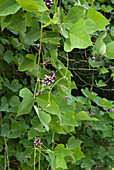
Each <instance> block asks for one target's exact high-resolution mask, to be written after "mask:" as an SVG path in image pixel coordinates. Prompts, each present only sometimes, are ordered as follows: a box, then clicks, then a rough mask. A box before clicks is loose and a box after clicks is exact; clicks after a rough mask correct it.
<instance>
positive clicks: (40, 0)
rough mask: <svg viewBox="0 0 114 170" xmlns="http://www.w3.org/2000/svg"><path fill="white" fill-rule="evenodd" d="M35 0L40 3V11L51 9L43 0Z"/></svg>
mask: <svg viewBox="0 0 114 170" xmlns="http://www.w3.org/2000/svg"><path fill="white" fill-rule="evenodd" d="M34 1H36V2H37V3H38V5H39V9H38V11H39V12H44V11H47V10H49V9H48V8H47V6H46V4H45V2H44V1H43V0H34Z"/></svg>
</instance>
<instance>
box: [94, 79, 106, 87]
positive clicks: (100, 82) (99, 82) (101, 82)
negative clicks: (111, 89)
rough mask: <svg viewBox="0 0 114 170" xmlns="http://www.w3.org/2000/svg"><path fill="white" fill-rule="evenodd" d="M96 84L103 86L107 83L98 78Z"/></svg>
mask: <svg viewBox="0 0 114 170" xmlns="http://www.w3.org/2000/svg"><path fill="white" fill-rule="evenodd" d="M96 85H97V86H98V87H105V86H107V84H106V83H104V82H103V80H99V81H98V83H97V82H96Z"/></svg>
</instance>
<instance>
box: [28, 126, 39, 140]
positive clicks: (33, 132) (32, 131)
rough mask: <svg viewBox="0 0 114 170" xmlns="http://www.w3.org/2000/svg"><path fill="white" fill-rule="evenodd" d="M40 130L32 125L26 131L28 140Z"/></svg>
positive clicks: (37, 134)
mask: <svg viewBox="0 0 114 170" xmlns="http://www.w3.org/2000/svg"><path fill="white" fill-rule="evenodd" d="M39 135H40V132H39V131H38V130H37V129H35V128H34V127H32V128H31V129H30V130H29V131H28V140H30V139H33V138H35V137H36V136H39Z"/></svg>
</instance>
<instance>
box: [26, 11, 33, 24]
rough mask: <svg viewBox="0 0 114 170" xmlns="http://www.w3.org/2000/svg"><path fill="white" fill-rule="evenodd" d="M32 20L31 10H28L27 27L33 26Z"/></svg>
mask: <svg viewBox="0 0 114 170" xmlns="http://www.w3.org/2000/svg"><path fill="white" fill-rule="evenodd" d="M31 21H32V16H31V13H30V12H26V14H25V25H26V26H27V27H30V26H31Z"/></svg>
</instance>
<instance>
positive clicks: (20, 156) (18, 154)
mask: <svg viewBox="0 0 114 170" xmlns="http://www.w3.org/2000/svg"><path fill="white" fill-rule="evenodd" d="M16 158H17V160H19V162H21V163H22V164H23V163H26V164H28V159H27V158H26V156H25V155H24V153H23V152H16Z"/></svg>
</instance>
